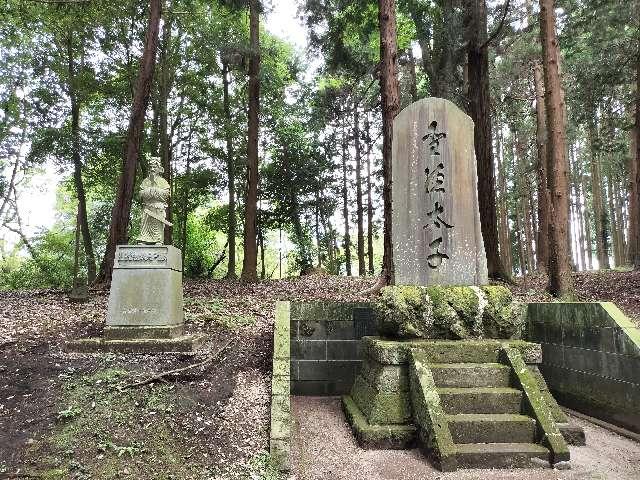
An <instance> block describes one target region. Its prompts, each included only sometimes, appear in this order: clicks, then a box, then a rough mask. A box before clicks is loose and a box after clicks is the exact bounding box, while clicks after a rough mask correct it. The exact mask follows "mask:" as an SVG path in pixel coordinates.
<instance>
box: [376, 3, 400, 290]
mask: <svg viewBox="0 0 640 480" xmlns="http://www.w3.org/2000/svg"><path fill="white" fill-rule="evenodd" d="M378 23H379V25H380V96H381V103H382V178H383V186H382V201H383V204H384V215H383V217H384V257H383V260H382V270H383V276H384V277H385V279H384V280H385V282H386V283H387V285H391V284H393V283H395V271H394V266H393V242H392V235H391V229H392V226H391V213H392V210H393V205H392V195H391V191H392V181H391V179H392V163H391V144H392V142H393V120H394V118H395V117H396V115H397V114H398V110H399V106H400V93H399V86H398V75H397V71H396V68H397V56H398V45H397V38H396V9H395V1H394V0H378Z"/></svg>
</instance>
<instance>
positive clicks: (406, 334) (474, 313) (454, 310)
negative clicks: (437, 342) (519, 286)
mask: <svg viewBox="0 0 640 480" xmlns="http://www.w3.org/2000/svg"><path fill="white" fill-rule="evenodd" d="M374 310H375V314H376V317H377V319H378V325H379V329H380V333H381V334H382V335H385V336H388V337H392V338H443V339H472V338H498V339H514V338H520V335H521V333H522V329H523V326H524V315H523V309H522V307H521V306H520V304H518V303H517V302H515V301H514V299H513V297H512V295H511V292H510V291H509V289H507V288H506V287H501V286H485V287H475V286H470V287H451V286H429V287H421V286H413V285H411V286H389V287H385V288H383V289H382V294H381V296H380V297H379V299H378V300H377V301H376V302H375V304H374Z"/></svg>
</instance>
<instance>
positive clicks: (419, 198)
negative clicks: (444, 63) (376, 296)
mask: <svg viewBox="0 0 640 480" xmlns="http://www.w3.org/2000/svg"><path fill="white" fill-rule="evenodd" d="M473 130H474V126H473V121H472V120H471V118H470V117H468V116H467V115H466V114H465V113H464V112H463V111H462V110H460V109H459V108H458V107H456V106H455V105H454V104H453V103H451V102H450V101H448V100H444V99H438V98H427V99H422V100H419V101H418V102H415V103H413V104H411V105H409V106H408V107H406V108H405V109H404V110H402V112H400V114H399V115H398V116H397V117H396V119H395V120H394V128H393V157H392V158H393V160H392V162H393V170H392V172H393V178H392V181H393V215H392V219H393V221H392V223H393V255H394V263H395V279H396V283H397V284H399V285H484V284H486V283H488V278H487V266H486V257H485V251H484V244H483V241H482V232H481V230H480V215H479V211H478V199H477V172H476V161H475V155H474V144H473ZM443 134H444V135H445V136H443ZM427 169H428V170H427ZM436 202H437V203H436ZM441 254H444V255H446V256H447V257H448V258H445V257H442V256H441Z"/></svg>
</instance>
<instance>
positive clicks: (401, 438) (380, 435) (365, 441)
mask: <svg viewBox="0 0 640 480" xmlns="http://www.w3.org/2000/svg"><path fill="white" fill-rule="evenodd" d="M342 408H343V410H344V413H345V416H346V417H347V421H348V422H349V424H350V425H351V428H352V429H353V433H354V435H355V437H356V440H357V441H358V444H359V445H360V447H362V448H365V449H385V450H402V449H405V448H411V447H412V445H413V443H414V440H415V436H416V427H414V426H413V425H412V424H410V423H408V424H406V425H371V424H369V422H367V419H366V417H365V416H364V415H363V413H362V412H361V411H360V409H359V408H358V405H357V404H356V403H355V402H354V401H353V399H352V398H351V397H350V396H348V395H347V396H343V397H342Z"/></svg>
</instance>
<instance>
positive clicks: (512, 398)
mask: <svg viewBox="0 0 640 480" xmlns="http://www.w3.org/2000/svg"><path fill="white" fill-rule="evenodd" d="M427 365H428V367H429V369H430V370H431V372H432V375H433V379H434V383H435V387H436V391H437V393H438V395H439V397H440V404H441V406H442V410H443V412H444V414H445V419H446V422H447V424H448V426H449V431H450V432H451V438H452V441H453V444H454V445H453V447H454V450H455V452H456V453H455V458H456V460H457V466H458V468H480V467H483V468H487V467H491V468H509V467H528V466H531V464H532V459H540V464H543V462H544V463H547V462H549V450H548V449H547V448H545V447H543V446H541V445H538V444H537V443H536V433H537V425H536V420H535V419H534V418H532V417H530V416H528V415H525V414H523V398H522V396H523V392H522V391H521V390H519V389H517V388H513V386H512V380H511V367H509V366H507V365H503V364H500V363H433V364H427ZM533 463H534V464H535V460H533Z"/></svg>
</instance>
